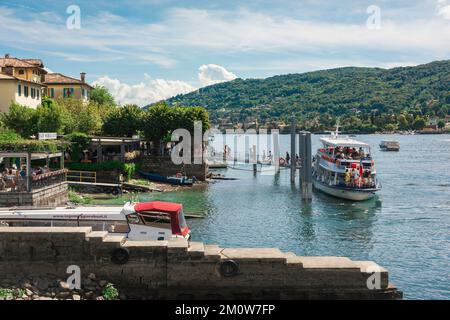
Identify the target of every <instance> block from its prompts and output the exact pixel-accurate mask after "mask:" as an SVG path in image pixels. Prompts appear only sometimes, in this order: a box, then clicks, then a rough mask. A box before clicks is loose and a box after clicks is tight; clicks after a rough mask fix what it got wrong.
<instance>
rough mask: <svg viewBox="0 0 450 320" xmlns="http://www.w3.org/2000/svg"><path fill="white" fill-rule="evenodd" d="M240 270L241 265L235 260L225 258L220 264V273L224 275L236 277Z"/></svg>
mask: <svg viewBox="0 0 450 320" xmlns="http://www.w3.org/2000/svg"><path fill="white" fill-rule="evenodd" d="M238 271H239V265H238V264H237V263H236V262H235V261H234V260H225V261H223V262H222V263H221V264H220V274H221V275H222V276H224V277H227V278H229V277H234V276H236V275H237V273H238Z"/></svg>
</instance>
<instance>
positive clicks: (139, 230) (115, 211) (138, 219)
mask: <svg viewBox="0 0 450 320" xmlns="http://www.w3.org/2000/svg"><path fill="white" fill-rule="evenodd" d="M0 223H1V224H2V225H8V226H11V227H14V226H32V227H38V226H48V227H60V226H89V227H92V229H93V230H94V231H108V232H111V233H115V234H123V235H125V236H126V237H127V238H128V239H130V240H169V239H171V238H187V239H189V236H190V230H189V228H188V226H187V224H186V219H185V217H184V213H183V206H182V205H181V204H179V203H171V202H163V201H151V202H142V203H132V202H128V203H126V204H125V205H124V206H123V207H77V208H54V209H33V210H29V209H28V210H24V209H20V208H17V209H11V210H3V211H0Z"/></svg>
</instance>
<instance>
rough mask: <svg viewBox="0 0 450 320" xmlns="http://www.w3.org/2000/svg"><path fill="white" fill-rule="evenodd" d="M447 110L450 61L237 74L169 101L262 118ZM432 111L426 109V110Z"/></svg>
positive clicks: (236, 117)
mask: <svg viewBox="0 0 450 320" xmlns="http://www.w3.org/2000/svg"><path fill="white" fill-rule="evenodd" d="M433 100H436V101H434V102H432V103H431V104H432V112H434V113H436V114H437V113H442V112H444V113H446V112H447V109H446V108H448V107H449V104H450V60H445V61H436V62H432V63H429V64H424V65H419V66H415V67H400V68H393V69H380V68H357V67H346V68H338V69H330V70H323V71H314V72H308V73H302V74H287V75H280V76H274V77H270V78H267V79H247V80H243V79H236V80H233V81H230V82H225V83H220V84H216V85H212V86H208V87H205V88H201V89H199V90H197V91H195V92H191V93H188V94H184V95H178V96H175V97H173V98H170V99H168V100H167V102H168V103H169V104H181V105H188V106H204V107H206V108H207V109H208V111H209V112H210V116H211V119H212V120H213V121H214V120H217V119H218V118H222V117H227V118H230V119H231V121H244V120H245V119H246V118H247V117H248V116H257V117H258V118H259V119H260V120H261V121H262V122H265V121H267V120H277V119H286V118H287V117H289V116H290V115H291V114H293V113H294V114H296V115H298V116H306V117H308V118H310V117H311V116H313V115H317V114H322V115H323V114H328V115H330V116H342V115H351V114H355V113H357V114H370V113H371V112H372V111H373V110H377V111H378V112H379V113H381V114H384V113H398V112H399V111H401V110H412V109H415V108H416V109H417V108H419V109H426V108H429V107H430V101H433ZM423 111H426V110H423Z"/></svg>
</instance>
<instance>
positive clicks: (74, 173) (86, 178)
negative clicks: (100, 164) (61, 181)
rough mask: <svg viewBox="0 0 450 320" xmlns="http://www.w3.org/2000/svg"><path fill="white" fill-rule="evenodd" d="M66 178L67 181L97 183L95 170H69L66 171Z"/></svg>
mask: <svg viewBox="0 0 450 320" xmlns="http://www.w3.org/2000/svg"><path fill="white" fill-rule="evenodd" d="M67 180H68V181H78V182H93V183H97V172H95V171H79V170H69V171H68V173H67Z"/></svg>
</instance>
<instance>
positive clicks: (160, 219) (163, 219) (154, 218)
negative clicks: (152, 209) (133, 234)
mask: <svg viewBox="0 0 450 320" xmlns="http://www.w3.org/2000/svg"><path fill="white" fill-rule="evenodd" d="M142 218H143V219H144V223H145V224H150V223H155V222H156V223H170V217H169V216H167V215H166V214H164V213H151V214H150V213H143V214H142Z"/></svg>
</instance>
